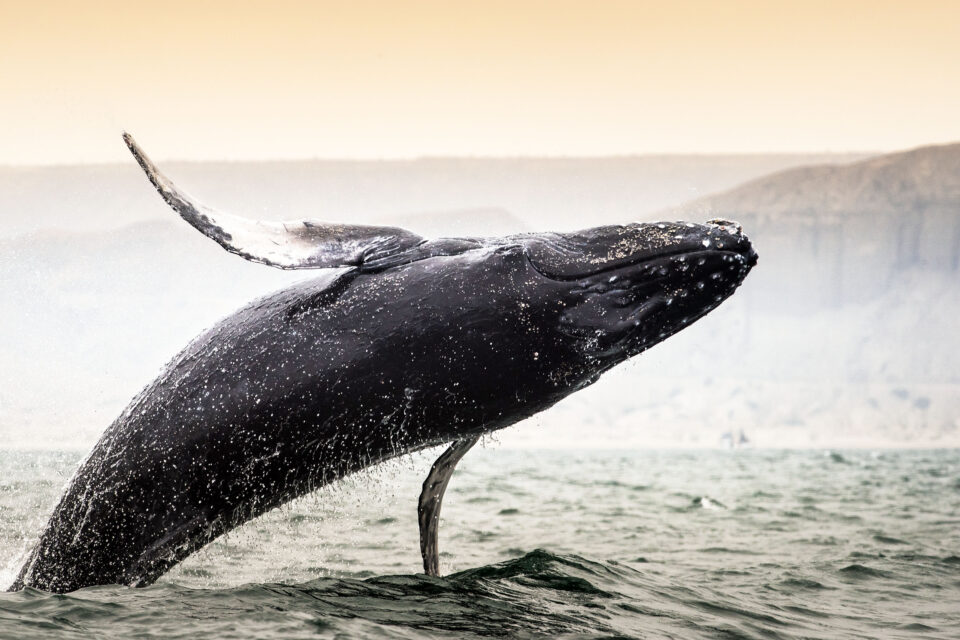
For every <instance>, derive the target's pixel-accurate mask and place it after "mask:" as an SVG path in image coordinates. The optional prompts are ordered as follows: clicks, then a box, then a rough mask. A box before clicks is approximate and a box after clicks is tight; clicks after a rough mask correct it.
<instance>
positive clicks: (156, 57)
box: [0, 0, 960, 165]
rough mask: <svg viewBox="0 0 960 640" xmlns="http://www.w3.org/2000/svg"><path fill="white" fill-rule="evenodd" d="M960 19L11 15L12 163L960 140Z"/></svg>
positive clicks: (357, 12) (743, 7)
mask: <svg viewBox="0 0 960 640" xmlns="http://www.w3.org/2000/svg"><path fill="white" fill-rule="evenodd" d="M958 78H960V2H955V1H941V2H927V1H922V0H914V1H911V2H881V1H877V0H873V1H871V2H859V1H857V2H854V1H849V2H842V1H833V2H817V1H813V0H810V1H805V2H787V1H765V2H754V1H749V0H726V1H722V2H720V1H715V2H707V1H699V2H692V1H675V2H663V1H662V0H658V1H654V2H642V1H636V2H598V1H595V0H594V1H584V2H569V1H566V0H550V1H547V2H532V1H528V2H523V1H519V0H511V1H507V2H500V1H498V0H483V1H482V2H455V1H446V2H406V1H403V0H385V1H375V0H370V1H358V0H352V1H349V2H289V1H271V2H220V1H202V0H200V1H197V0H190V1H180V0H167V1H165V2H163V3H139V2H129V0H124V1H121V2H98V1H96V0H90V1H87V2H49V1H48V2H44V1H36V2H25V1H20V2H12V1H11V0H0V164H7V165H17V164H68V163H99V162H114V161H116V162H122V161H126V160H127V156H126V151H125V149H124V147H123V144H122V142H121V140H120V133H121V131H123V130H129V131H131V132H132V133H133V134H134V135H135V136H136V137H137V138H138V140H139V141H140V142H141V143H142V144H144V146H145V147H146V148H147V149H148V150H149V151H150V152H151V154H152V155H153V156H154V157H155V158H156V159H159V160H171V159H181V160H224V159H225V160H251V159H298V158H313V157H321V158H407V157H418V156H424V155H426V156H451V155H466V156H504V155H506V156H517V155H522V156H531V155H550V156H557V155H560V156H583V155H586V156H594V155H622V154H644V153H753V152H790V151H817V152H819V151H888V150H895V149H901V148H908V147H915V146H920V145H924V144H931V143H943V142H953V141H957V140H960V117H957V114H958V113H960V82H958V80H957V79H958Z"/></svg>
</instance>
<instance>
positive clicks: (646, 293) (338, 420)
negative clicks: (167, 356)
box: [12, 134, 757, 593]
mask: <svg viewBox="0 0 960 640" xmlns="http://www.w3.org/2000/svg"><path fill="white" fill-rule="evenodd" d="M124 140H125V142H126V144H127V146H128V147H129V148H130V150H131V152H132V153H133V155H134V157H135V158H136V159H137V161H138V162H139V164H140V166H141V167H142V168H143V170H144V171H145V172H146V174H147V177H148V178H149V180H150V182H151V183H152V184H153V186H154V187H156V189H157V190H158V191H159V192H160V195H161V196H162V197H163V199H164V200H165V201H166V202H167V204H169V205H170V206H171V207H172V208H173V209H174V210H175V211H176V212H177V213H178V214H179V215H180V216H181V217H182V218H183V219H184V220H186V221H187V222H188V223H189V224H190V225H192V226H193V227H194V228H196V229H197V230H199V231H200V232H201V233H203V234H204V235H206V236H207V237H209V238H211V239H212V240H214V241H215V242H217V243H218V244H220V245H221V246H222V247H223V248H224V249H226V250H227V251H229V252H231V253H234V254H237V255H239V256H241V257H243V258H245V259H247V260H251V261H253V262H258V263H262V264H265V265H269V266H273V267H278V268H282V269H325V268H338V269H339V271H338V272H335V273H334V274H333V277H318V278H314V279H311V280H307V281H304V282H298V283H296V284H293V285H290V286H288V287H286V288H284V289H281V290H279V291H277V292H275V293H272V294H270V295H267V296H265V297H263V298H260V299H258V300H254V301H252V302H251V303H249V304H248V305H246V306H245V307H243V308H241V309H239V310H238V311H236V312H235V313H233V314H232V315H230V316H228V317H226V318H224V319H223V320H221V321H220V322H218V323H217V324H216V325H214V326H213V327H211V328H210V329H208V330H206V331H204V332H203V333H201V335H199V336H198V337H197V338H195V339H194V340H193V341H192V342H191V343H190V344H189V345H187V346H186V347H185V348H184V349H183V351H181V352H180V353H179V354H177V355H176V356H175V357H174V358H173V359H172V360H171V361H170V362H169V363H168V364H167V366H166V367H165V369H164V370H163V371H162V372H161V373H160V375H159V376H158V377H157V378H156V379H155V380H154V381H153V382H151V383H150V384H148V385H147V386H146V387H145V388H144V389H143V390H142V391H141V392H140V393H139V394H138V395H137V396H136V397H135V398H134V399H133V400H132V401H131V403H130V405H129V406H128V407H127V408H126V409H125V410H124V411H123V412H122V413H121V414H120V415H119V416H118V417H117V418H116V420H114V422H113V423H111V424H110V425H109V426H108V427H107V429H106V430H105V431H104V433H103V435H102V436H101V438H100V440H99V441H98V442H97V444H96V445H95V446H94V447H93V449H92V450H91V452H90V453H89V455H88V457H87V458H86V459H85V460H84V462H83V463H82V464H81V465H80V467H79V469H78V470H77V471H76V473H75V475H74V476H73V478H72V479H71V481H70V482H69V484H68V485H67V487H66V489H65V491H64V494H63V496H62V497H61V498H60V501H59V503H58V504H57V506H56V507H55V509H54V510H53V513H52V515H51V517H50V520H49V521H48V523H47V525H46V526H45V527H44V529H43V531H42V532H41V534H40V537H39V540H38V542H37V544H36V545H35V546H34V548H33V550H32V551H31V553H30V555H29V556H28V558H27V559H26V561H25V563H24V565H23V567H22V568H21V570H20V572H19V574H18V577H17V579H16V581H15V582H14V584H13V586H12V588H13V589H20V588H23V587H25V586H31V587H35V588H38V589H44V590H47V591H54V592H61V593H62V592H67V591H72V590H75V589H79V588H82V587H86V586H90V585H97V584H109V583H120V584H127V585H131V586H144V585H148V584H151V583H152V582H154V581H156V580H157V579H158V578H159V577H160V576H162V575H163V574H164V573H165V572H166V571H168V570H169V569H170V568H171V567H173V566H175V565H176V564H177V563H179V562H181V561H182V560H183V559H184V558H186V557H188V556H189V555H190V554H192V553H193V552H195V551H197V550H198V549H200V548H202V547H203V546H205V545H206V544H208V543H210V542H211V541H213V540H215V539H217V538H218V537H219V536H221V535H223V534H224V533H226V532H228V531H231V530H232V529H234V528H236V527H238V526H240V525H242V524H243V523H245V522H248V521H249V520H251V519H252V518H256V517H258V516H260V515H262V514H264V513H266V512H267V511H270V510H271V509H273V508H275V507H277V506H280V505H282V504H285V503H287V502H289V501H290V500H293V499H294V498H297V497H299V496H303V495H306V494H307V493H309V492H311V491H313V490H315V489H317V488H319V487H321V486H324V485H326V484H329V483H332V482H336V481H338V480H340V479H342V478H344V477H346V476H348V475H350V474H353V473H356V472H358V471H360V470H362V469H365V468H367V467H370V466H371V465H374V464H377V463H380V462H382V461H385V460H389V459H391V458H395V457H397V456H401V455H405V454H409V453H412V452H416V451H421V450H424V449H427V448H430V447H437V446H444V445H446V446H448V448H447V449H446V451H445V452H444V453H443V454H441V455H440V457H439V458H438V459H437V461H436V462H435V463H434V465H433V467H432V468H431V470H430V472H429V473H428V475H427V478H426V480H425V481H424V483H423V489H422V492H421V495H420V499H419V501H418V509H417V511H418V525H419V528H420V550H421V555H422V559H423V568H424V571H425V572H426V573H427V574H430V575H436V574H437V573H438V572H439V562H438V555H439V554H438V549H437V545H438V525H439V514H440V507H441V504H442V500H443V495H444V491H445V490H446V488H447V485H448V483H449V482H450V478H451V476H452V474H453V472H454V469H455V467H456V465H457V463H458V462H459V460H460V459H461V458H462V457H463V456H464V454H465V453H466V452H467V451H468V450H469V449H470V448H471V447H472V446H474V444H475V443H476V442H477V441H478V439H479V438H480V437H481V436H482V435H483V434H486V433H490V432H492V431H495V430H498V429H502V428H504V427H507V426H510V425H512V424H515V423H517V422H519V421H521V420H524V419H525V418H528V417H530V416H533V415H535V414H537V413H539V412H541V411H543V410H545V409H547V408H549V407H551V406H553V405H554V404H556V403H557V402H559V401H560V400H562V399H563V398H565V397H567V396H568V395H570V394H571V393H574V392H576V391H577V390H579V389H582V388H584V387H586V386H588V385H590V384H593V383H594V382H596V381H597V380H598V379H599V378H600V377H601V376H602V375H603V374H604V373H605V372H606V371H609V370H610V369H612V368H613V367H615V366H617V365H618V364H620V363H622V362H624V361H626V360H627V359H629V358H631V357H633V356H636V355H637V354H639V353H641V352H643V351H645V350H646V349H649V348H650V347H652V346H654V345H656V344H658V343H659V342H661V341H663V340H664V339H666V338H667V337H669V336H671V335H673V334H674V333H676V332H678V331H680V330H682V329H683V328H685V327H687V326H689V325H690V324H692V323H693V322H695V321H697V320H698V319H700V318H702V317H703V316H704V315H706V314H707V313H709V312H710V311H711V310H712V309H714V308H716V307H717V305H719V304H721V303H722V302H723V300H725V299H726V298H727V297H729V296H730V295H732V294H733V292H734V291H735V290H736V289H737V288H738V287H739V286H740V284H741V283H742V282H743V279H744V278H745V277H746V276H747V274H748V273H749V271H750V270H751V268H752V267H753V266H754V265H755V264H756V262H757V254H756V253H755V252H754V250H753V247H752V245H751V243H750V241H749V240H748V239H747V237H746V236H745V235H744V234H743V232H742V229H741V228H740V226H739V225H737V224H736V223H733V222H729V221H726V220H712V221H710V222H709V223H706V224H695V223H691V222H683V221H673V222H667V221H664V222H648V223H631V224H625V225H608V226H601V227H593V228H589V229H583V230H580V231H573V232H562V233H550V232H544V233H528V234H521V235H514V236H505V237H495V238H472V237H466V238H456V237H454V238H434V239H427V238H423V237H421V236H419V235H417V234H415V233H412V232H410V231H407V230H405V229H400V228H395V227H381V226H363V225H350V224H339V223H323V222H317V221H309V220H303V221H293V222H268V221H260V222H258V221H251V220H246V219H244V218H240V217H237V216H233V215H230V214H226V213H221V212H217V211H214V210H212V209H210V208H208V207H206V206H204V205H202V204H200V203H199V202H197V201H195V200H193V199H192V198H190V197H189V196H187V195H186V193H185V192H183V191H181V190H180V189H179V188H177V187H176V186H175V185H174V184H173V182H172V181H170V179H168V178H167V177H166V176H164V175H163V174H162V173H161V172H160V171H159V170H158V169H157V167H156V166H155V165H154V163H153V162H151V161H150V159H149V158H148V157H147V156H146V155H145V154H144V153H143V151H142V150H141V149H140V147H138V146H137V144H136V143H135V142H134V140H133V138H132V137H130V136H129V135H126V134H125V135H124Z"/></svg>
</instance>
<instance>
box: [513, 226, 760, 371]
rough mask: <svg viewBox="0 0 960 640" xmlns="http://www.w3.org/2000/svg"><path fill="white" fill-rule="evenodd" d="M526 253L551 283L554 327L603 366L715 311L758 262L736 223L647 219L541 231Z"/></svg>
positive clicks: (653, 343) (536, 268) (621, 358)
mask: <svg viewBox="0 0 960 640" xmlns="http://www.w3.org/2000/svg"><path fill="white" fill-rule="evenodd" d="M525 250H526V255H527V258H528V260H529V261H530V264H531V265H532V267H533V268H534V269H535V270H536V271H537V272H538V273H539V275H540V276H541V277H542V278H544V279H547V280H549V281H551V282H552V283H554V287H555V290H556V291H555V293H554V295H556V296H557V298H558V300H559V303H560V306H562V310H561V311H560V313H559V315H558V317H557V319H556V322H557V329H558V332H559V333H560V334H562V335H564V336H566V339H568V340H570V341H573V342H575V343H576V344H577V348H578V349H579V350H580V351H581V352H582V353H583V354H584V357H585V358H587V359H588V360H590V361H591V362H593V363H594V364H595V365H596V366H599V367H600V368H601V369H605V368H607V367H608V366H612V365H614V364H616V363H618V362H620V361H622V360H624V359H626V358H629V357H631V356H633V355H636V354H638V353H640V352H641V351H644V350H645V349H648V348H649V347H651V346H653V345H655V344H657V343H658V342H660V341H662V340H664V339H666V338H667V337H669V336H671V335H673V334H674V333H676V332H678V331H680V330H681V329H683V328H684V327H687V326H689V325H690V324H691V323H693V322H694V321H696V320H697V319H699V318H701V317H703V316H704V315H705V314H707V313H708V312H710V311H711V310H712V309H714V308H715V307H716V306H717V305H719V304H720V303H721V302H723V300H725V299H726V298H727V297H729V296H730V295H731V294H732V293H733V292H734V291H735V290H736V289H737V287H739V286H740V284H741V283H742V282H743V279H744V278H745V277H746V275H747V274H748V273H749V272H750V269H751V268H752V267H753V266H754V265H755V264H756V263H757V254H756V252H755V251H754V250H753V247H752V245H751V243H750V241H749V239H748V238H747V237H746V236H745V235H744V234H743V232H742V228H741V226H740V225H739V224H738V223H736V222H731V221H727V220H711V221H709V222H707V223H706V224H694V223H691V222H653V223H636V224H629V225H622V226H606V227H596V228H593V229H586V230H583V231H578V232H573V233H563V234H546V235H543V236H538V237H537V239H535V240H532V241H531V242H529V243H528V244H527V245H526V247H525Z"/></svg>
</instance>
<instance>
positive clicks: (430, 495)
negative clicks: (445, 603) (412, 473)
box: [417, 436, 480, 576]
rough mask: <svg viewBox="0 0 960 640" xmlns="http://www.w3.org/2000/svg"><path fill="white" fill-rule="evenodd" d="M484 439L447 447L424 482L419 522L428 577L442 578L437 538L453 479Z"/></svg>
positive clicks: (425, 569)
mask: <svg viewBox="0 0 960 640" xmlns="http://www.w3.org/2000/svg"><path fill="white" fill-rule="evenodd" d="M479 439H480V436H472V437H470V438H464V439H463V440H457V441H456V442H454V443H453V444H451V445H450V447H449V448H447V450H446V451H444V452H443V453H442V454H440V457H439V458H437V461H436V462H434V463H433V466H432V467H430V473H428V474H427V479H426V480H424V481H423V490H422V491H421V492H420V501H419V504H418V505H417V520H418V521H419V523H420V555H421V556H423V572H424V573H425V574H427V575H428V576H438V575H440V549H439V547H438V544H437V537H438V532H439V527H440V506H441V505H442V504H443V493H444V492H445V491H446V490H447V484H449V482H450V477H451V476H453V470H454V469H455V468H456V466H457V463H458V462H460V458H462V457H463V456H464V454H465V453H466V452H467V451H469V450H470V448H471V447H473V445H475V444H477V440H479Z"/></svg>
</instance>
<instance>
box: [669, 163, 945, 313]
mask: <svg viewBox="0 0 960 640" xmlns="http://www.w3.org/2000/svg"><path fill="white" fill-rule="evenodd" d="M670 215H671V216H677V217H682V218H691V219H699V218H704V217H710V216H720V217H729V218H733V219H736V220H739V221H740V222H742V223H743V224H744V226H745V228H746V230H747V232H748V233H749V234H750V236H751V238H753V239H754V240H755V241H756V243H757V245H758V247H759V251H760V255H761V260H762V267H763V268H762V269H760V270H758V273H757V278H758V279H760V280H761V281H762V285H763V286H762V287H760V289H762V290H763V291H764V292H765V293H772V292H779V297H780V304H781V305H782V306H783V307H784V308H786V309H789V310H794V311H795V310H797V309H801V308H806V307H809V306H810V305H814V306H818V305H821V304H823V305H827V306H832V307H839V306H842V305H844V304H847V303H850V302H857V301H861V302H862V301H866V300H870V299H872V298H874V297H876V296H878V295H881V294H883V293H885V292H887V291H888V290H889V288H890V286H891V284H892V283H893V282H894V281H895V280H897V279H898V274H901V273H903V272H904V270H907V269H914V268H923V269H931V270H932V271H933V272H936V273H940V274H944V273H946V274H957V275H960V274H958V273H957V272H958V267H960V144H951V145H944V146H932V147H922V148H920V149H914V150H911V151H905V152H902V153H894V154H889V155H883V156H878V157H874V158H870V159H867V160H862V161H859V162H854V163H852V164H847V165H840V166H837V165H830V166H811V167H803V168H799V169H790V170H786V171H782V172H779V173H775V174H773V175H770V176H768V177H765V178H760V179H758V180H753V181H751V182H748V183H746V184H744V185H742V186H740V187H737V188H735V189H733V190H730V191H727V192H725V193H721V194H719V195H715V196H710V197H707V198H703V199H700V200H695V201H693V202H690V203H688V204H686V205H684V206H682V207H680V208H678V209H675V210H673V211H671V212H670Z"/></svg>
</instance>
